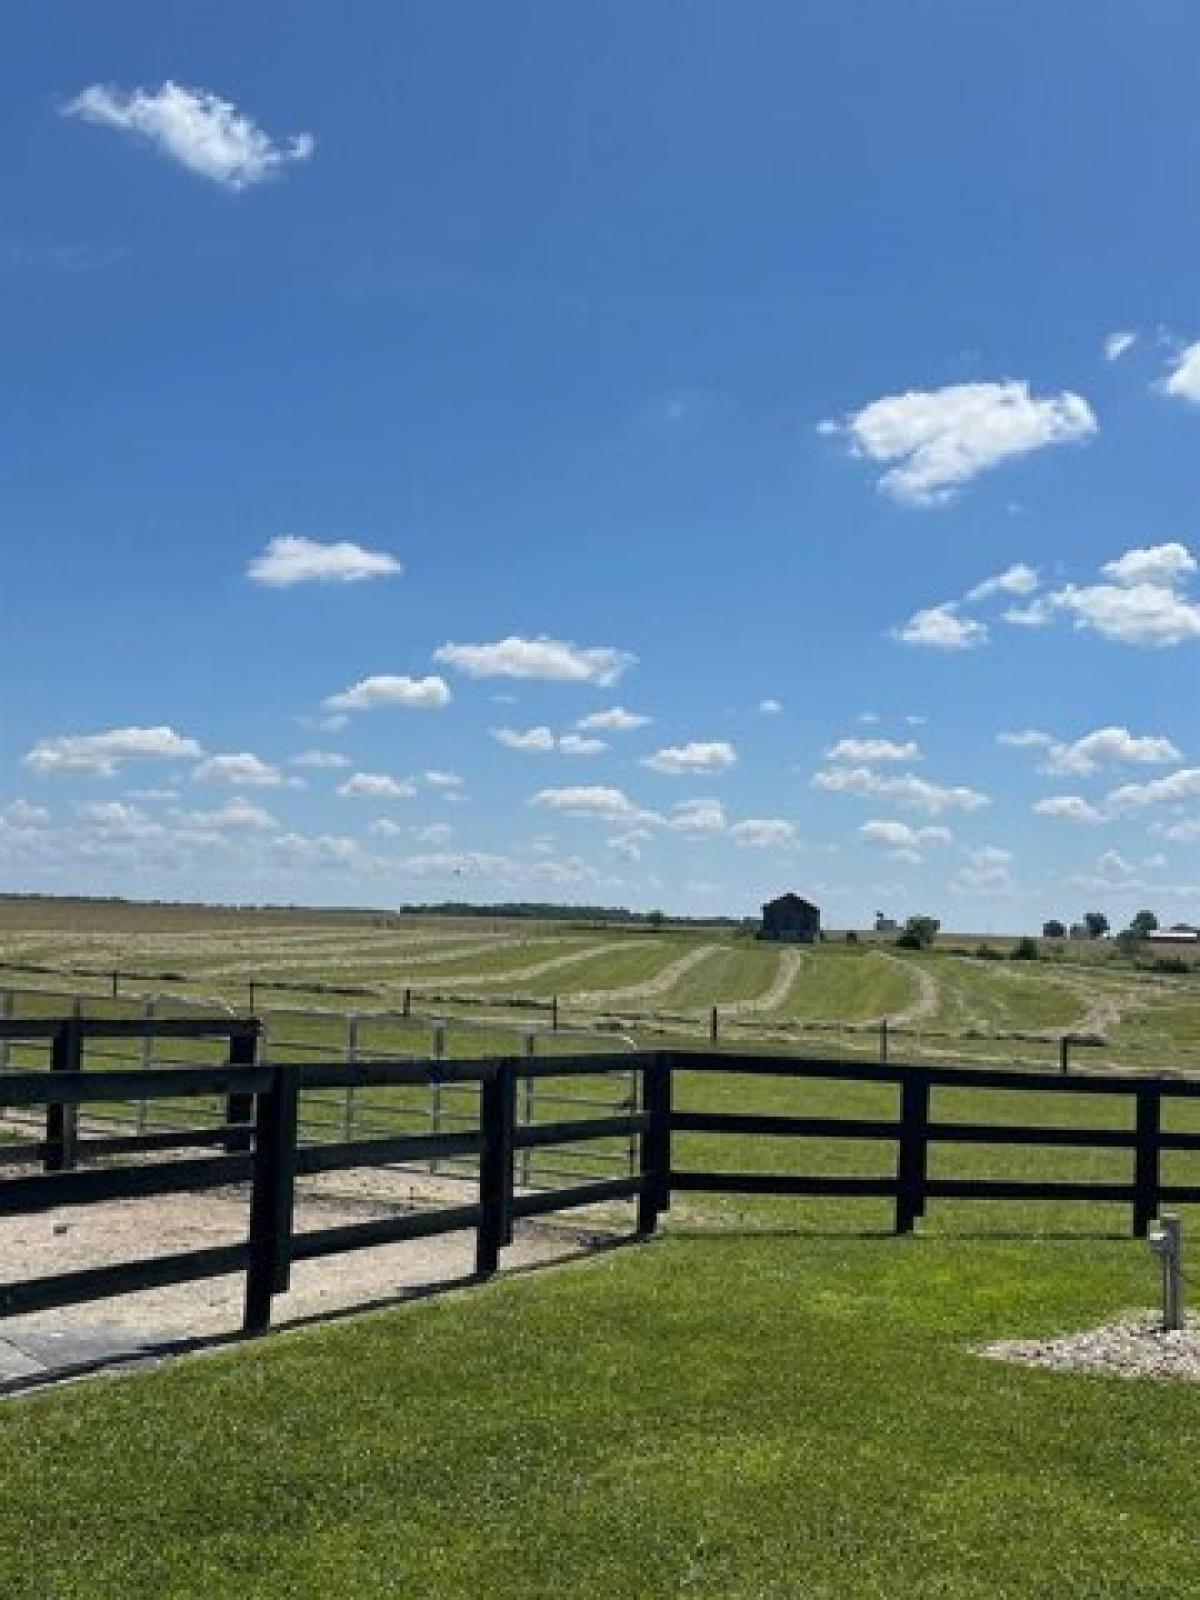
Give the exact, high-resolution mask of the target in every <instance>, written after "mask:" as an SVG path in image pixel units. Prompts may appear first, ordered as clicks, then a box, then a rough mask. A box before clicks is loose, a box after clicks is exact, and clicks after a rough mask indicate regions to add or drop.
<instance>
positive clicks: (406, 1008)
mask: <svg viewBox="0 0 1200 1600" xmlns="http://www.w3.org/2000/svg"><path fill="white" fill-rule="evenodd" d="M411 1011H412V990H411V989H409V988H406V989H405V991H404V1005H403V1008H402V1010H401V1015H402V1016H404V1017H407V1016H408V1015H409V1014H410V1013H411Z"/></svg>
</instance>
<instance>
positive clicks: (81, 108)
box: [63, 78, 315, 190]
mask: <svg viewBox="0 0 1200 1600" xmlns="http://www.w3.org/2000/svg"><path fill="white" fill-rule="evenodd" d="M63 115H64V116H68V117H78V118H80V119H81V120H82V121H84V122H90V123H93V124H95V125H96V126H98V127H104V128H116V129H118V130H119V131H121V132H123V133H131V134H133V135H135V136H136V137H138V138H141V139H144V140H146V141H147V143H149V144H151V145H153V146H154V148H155V149H156V150H158V151H159V152H160V154H162V155H165V156H168V157H170V159H171V160H173V161H177V162H179V164H180V165H181V166H184V167H186V168H187V169H188V170H189V171H190V172H195V173H198V174H199V175H200V176H201V177H204V178H210V179H211V180H212V181H213V182H214V183H219V184H221V185H222V186H223V187H224V188H226V189H234V190H240V189H248V188H249V187H250V186H251V185H252V184H256V183H262V182H263V181H264V179H266V178H271V177H274V176H276V175H277V174H278V173H279V172H280V171H281V170H282V169H283V168H284V167H286V166H288V165H290V164H291V163H293V162H297V161H307V160H308V158H309V157H310V156H311V155H312V153H313V150H314V148H315V141H314V140H313V137H312V135H311V134H309V133H299V134H295V135H294V136H293V137H291V138H289V139H287V140H286V141H285V142H283V143H278V142H277V141H276V140H274V139H272V138H271V137H270V135H269V134H267V133H266V132H264V130H263V129H262V128H260V127H259V125H258V124H257V123H256V122H255V121H254V120H253V118H252V117H249V116H248V115H247V114H246V113H245V112H244V111H239V110H238V108H237V107H236V106H235V105H233V104H231V102H230V101H228V100H222V99H221V98H220V97H219V96H218V95H215V94H213V93H212V92H211V91H210V90H207V89H189V88H187V87H185V86H184V85H183V84H179V83H172V82H171V80H170V79H169V78H168V79H167V81H166V82H165V83H164V84H162V85H161V87H159V88H158V89H153V90H151V89H128V90H126V89H118V88H115V87H113V86H112V85H108V84H101V83H94V84H91V85H90V86H89V87H88V88H86V89H84V90H83V92H82V93H81V94H79V95H77V96H76V97H75V99H74V100H72V101H70V103H69V104H68V105H66V106H64V107H63Z"/></svg>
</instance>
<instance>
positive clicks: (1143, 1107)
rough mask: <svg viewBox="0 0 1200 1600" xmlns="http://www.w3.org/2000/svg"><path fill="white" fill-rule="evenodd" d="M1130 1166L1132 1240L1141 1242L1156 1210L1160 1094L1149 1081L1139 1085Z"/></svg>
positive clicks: (1160, 1113)
mask: <svg viewBox="0 0 1200 1600" xmlns="http://www.w3.org/2000/svg"><path fill="white" fill-rule="evenodd" d="M1136 1094H1137V1125H1136V1131H1135V1138H1136V1140H1137V1143H1136V1146H1135V1151H1134V1166H1133V1236H1134V1238H1135V1239H1144V1238H1145V1237H1146V1233H1147V1231H1148V1230H1149V1227H1150V1223H1151V1221H1152V1220H1153V1218H1154V1214H1155V1212H1156V1211H1157V1210H1158V1184H1159V1132H1160V1129H1161V1125H1162V1091H1161V1089H1160V1087H1159V1085H1158V1084H1157V1083H1155V1082H1153V1081H1151V1082H1149V1083H1145V1084H1139V1085H1138V1087H1137V1090H1136Z"/></svg>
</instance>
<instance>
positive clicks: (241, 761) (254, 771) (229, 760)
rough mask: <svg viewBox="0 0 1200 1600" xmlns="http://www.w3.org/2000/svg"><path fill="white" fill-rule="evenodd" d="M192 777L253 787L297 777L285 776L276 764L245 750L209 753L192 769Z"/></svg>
mask: <svg viewBox="0 0 1200 1600" xmlns="http://www.w3.org/2000/svg"><path fill="white" fill-rule="evenodd" d="M192 777H193V778H194V779H195V781H196V782H197V783H230V784H236V785H237V787H238V788H253V789H278V788H279V786H280V785H281V784H283V783H292V784H296V783H299V781H300V780H299V779H298V778H291V779H288V778H285V777H284V775H283V773H282V772H281V771H280V770H279V768H278V767H276V766H273V765H272V764H271V763H270V762H269V761H263V760H262V759H261V757H259V756H256V755H252V754H251V753H250V751H248V750H243V751H240V752H239V753H237V754H236V755H223V756H209V758H208V760H207V761H202V762H201V763H200V765H199V766H198V767H196V768H194V769H193V771H192Z"/></svg>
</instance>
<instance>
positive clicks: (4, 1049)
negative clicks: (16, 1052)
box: [0, 989, 13, 1114]
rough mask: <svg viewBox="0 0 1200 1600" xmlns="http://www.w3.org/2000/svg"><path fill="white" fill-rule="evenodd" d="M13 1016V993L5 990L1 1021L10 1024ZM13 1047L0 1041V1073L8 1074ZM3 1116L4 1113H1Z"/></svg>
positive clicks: (0, 1003) (2, 995)
mask: <svg viewBox="0 0 1200 1600" xmlns="http://www.w3.org/2000/svg"><path fill="white" fill-rule="evenodd" d="M12 1014H13V992H12V990H11V989H5V990H4V992H3V994H0V1021H4V1022H8V1021H9V1020H10V1019H11V1018H12ZM10 1049H11V1046H10V1045H9V1042H8V1040H7V1039H0V1072H7V1071H8V1069H9V1066H10V1064H11V1062H12V1056H11V1055H10V1053H9V1052H10ZM0 1114H2V1113H0Z"/></svg>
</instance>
